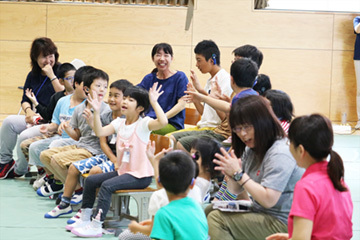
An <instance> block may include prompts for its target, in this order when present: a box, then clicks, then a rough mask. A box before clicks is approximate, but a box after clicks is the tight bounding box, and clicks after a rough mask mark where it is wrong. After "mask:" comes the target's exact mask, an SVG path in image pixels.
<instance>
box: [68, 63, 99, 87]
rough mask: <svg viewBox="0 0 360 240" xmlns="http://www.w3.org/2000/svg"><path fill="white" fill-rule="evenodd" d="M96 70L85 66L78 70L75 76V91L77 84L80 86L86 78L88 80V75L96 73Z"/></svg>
mask: <svg viewBox="0 0 360 240" xmlns="http://www.w3.org/2000/svg"><path fill="white" fill-rule="evenodd" d="M95 70H96V68H94V67H92V66H83V67H81V68H79V69H78V70H76V72H75V75H74V86H73V87H74V89H75V83H77V84H78V85H80V84H81V83H82V82H83V81H84V79H85V78H87V77H88V76H87V75H88V74H90V73H91V72H95Z"/></svg>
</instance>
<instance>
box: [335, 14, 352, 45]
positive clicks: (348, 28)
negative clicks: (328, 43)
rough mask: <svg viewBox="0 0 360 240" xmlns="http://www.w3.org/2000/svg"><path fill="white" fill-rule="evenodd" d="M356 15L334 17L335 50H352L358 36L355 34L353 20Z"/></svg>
mask: <svg viewBox="0 0 360 240" xmlns="http://www.w3.org/2000/svg"><path fill="white" fill-rule="evenodd" d="M355 16H357V15H356V14H339V15H335V16H334V49H335V50H352V51H354V44H355V38H356V35H355V34H354V25H353V19H354V18H355Z"/></svg>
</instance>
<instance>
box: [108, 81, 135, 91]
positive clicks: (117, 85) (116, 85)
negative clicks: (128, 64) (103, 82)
mask: <svg viewBox="0 0 360 240" xmlns="http://www.w3.org/2000/svg"><path fill="white" fill-rule="evenodd" d="M132 86H134V85H133V84H132V83H131V82H129V81H128V80H126V79H119V80H116V81H115V82H113V83H111V85H110V88H116V89H117V90H119V91H122V92H123V93H124V92H125V90H126V89H127V88H128V87H132Z"/></svg>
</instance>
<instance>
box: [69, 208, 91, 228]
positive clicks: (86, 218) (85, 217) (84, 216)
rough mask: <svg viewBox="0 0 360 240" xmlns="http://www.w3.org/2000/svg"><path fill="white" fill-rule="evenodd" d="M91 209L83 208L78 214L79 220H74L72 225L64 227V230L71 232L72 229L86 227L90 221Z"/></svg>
mask: <svg viewBox="0 0 360 240" xmlns="http://www.w3.org/2000/svg"><path fill="white" fill-rule="evenodd" d="M91 215H92V209H91V208H83V209H81V212H80V218H79V219H78V220H76V221H75V222H74V223H72V224H69V225H66V227H65V228H66V230H69V231H71V230H72V229H74V228H79V227H83V226H86V225H88V224H89V223H90V222H91V221H90V218H91Z"/></svg>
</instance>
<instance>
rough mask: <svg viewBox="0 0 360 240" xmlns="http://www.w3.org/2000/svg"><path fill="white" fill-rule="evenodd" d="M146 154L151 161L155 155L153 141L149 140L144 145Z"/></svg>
mask: <svg viewBox="0 0 360 240" xmlns="http://www.w3.org/2000/svg"><path fill="white" fill-rule="evenodd" d="M146 156H147V157H148V159H149V160H150V161H151V160H152V159H154V157H155V141H149V142H148V144H147V146H146Z"/></svg>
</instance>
